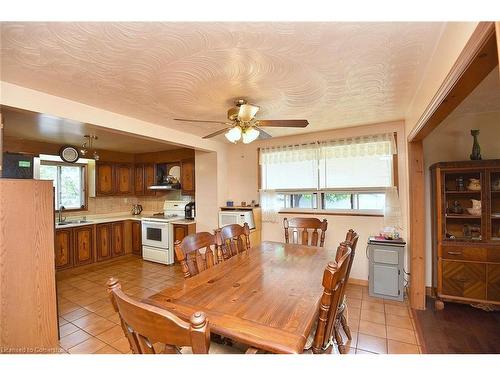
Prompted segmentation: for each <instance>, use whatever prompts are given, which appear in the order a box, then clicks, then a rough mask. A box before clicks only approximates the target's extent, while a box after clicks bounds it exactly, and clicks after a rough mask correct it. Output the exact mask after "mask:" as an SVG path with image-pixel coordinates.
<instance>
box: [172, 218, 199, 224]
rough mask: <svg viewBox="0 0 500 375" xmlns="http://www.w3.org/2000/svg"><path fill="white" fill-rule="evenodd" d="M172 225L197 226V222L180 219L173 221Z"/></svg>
mask: <svg viewBox="0 0 500 375" xmlns="http://www.w3.org/2000/svg"><path fill="white" fill-rule="evenodd" d="M171 223H172V224H196V221H195V220H187V219H180V220H176V221H171Z"/></svg>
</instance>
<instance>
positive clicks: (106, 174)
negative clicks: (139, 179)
mask: <svg viewBox="0 0 500 375" xmlns="http://www.w3.org/2000/svg"><path fill="white" fill-rule="evenodd" d="M133 193H134V168H133V164H130V163H110V162H97V163H96V194H97V195H128V194H133Z"/></svg>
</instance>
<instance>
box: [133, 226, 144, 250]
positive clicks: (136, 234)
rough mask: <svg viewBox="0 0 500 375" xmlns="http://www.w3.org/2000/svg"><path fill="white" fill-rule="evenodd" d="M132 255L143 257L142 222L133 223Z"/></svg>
mask: <svg viewBox="0 0 500 375" xmlns="http://www.w3.org/2000/svg"><path fill="white" fill-rule="evenodd" d="M132 253H133V254H136V255H142V230H141V222H140V221H132Z"/></svg>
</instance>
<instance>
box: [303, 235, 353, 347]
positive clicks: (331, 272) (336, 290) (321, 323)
mask: <svg viewBox="0 0 500 375" xmlns="http://www.w3.org/2000/svg"><path fill="white" fill-rule="evenodd" d="M350 258H351V248H350V246H349V244H348V243H347V242H342V243H341V244H340V245H339V247H338V248H337V256H336V259H337V261H334V262H333V261H332V262H330V263H328V265H327V267H326V269H325V271H324V273H323V288H324V289H323V295H322V297H321V300H320V306H319V315H318V320H317V325H316V332H315V334H314V341H313V344H312V351H313V353H315V354H319V353H325V352H326V350H327V349H328V347H329V346H330V345H332V344H333V330H334V327H335V321H336V319H337V314H338V309H339V306H340V303H339V301H340V296H341V293H342V288H343V286H344V284H345V283H346V282H347V280H346V274H347V268H348V266H349V260H350Z"/></svg>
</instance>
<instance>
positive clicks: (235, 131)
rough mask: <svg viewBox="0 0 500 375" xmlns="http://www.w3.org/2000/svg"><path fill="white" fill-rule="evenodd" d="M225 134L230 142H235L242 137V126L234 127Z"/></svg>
mask: <svg viewBox="0 0 500 375" xmlns="http://www.w3.org/2000/svg"><path fill="white" fill-rule="evenodd" d="M224 136H225V137H226V138H227V140H228V141H229V142H232V143H235V142H237V141H239V140H240V139H241V128H240V127H239V126H235V127H232V128H231V129H229V130H228V131H227V133H226V134H224Z"/></svg>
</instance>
